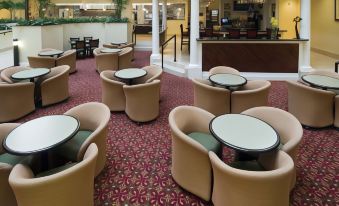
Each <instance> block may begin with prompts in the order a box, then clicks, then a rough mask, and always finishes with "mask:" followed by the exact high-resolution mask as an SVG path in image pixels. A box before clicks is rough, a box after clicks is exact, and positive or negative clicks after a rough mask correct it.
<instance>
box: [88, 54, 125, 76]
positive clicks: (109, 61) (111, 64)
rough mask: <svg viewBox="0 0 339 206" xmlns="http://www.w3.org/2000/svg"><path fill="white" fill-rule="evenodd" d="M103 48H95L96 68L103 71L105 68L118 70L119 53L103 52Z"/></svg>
mask: <svg viewBox="0 0 339 206" xmlns="http://www.w3.org/2000/svg"><path fill="white" fill-rule="evenodd" d="M102 49H103V48H97V49H94V51H93V54H94V57H95V64H96V70H97V71H98V72H99V73H101V72H102V71H105V70H111V71H116V70H118V69H119V54H118V53H101V50H102Z"/></svg>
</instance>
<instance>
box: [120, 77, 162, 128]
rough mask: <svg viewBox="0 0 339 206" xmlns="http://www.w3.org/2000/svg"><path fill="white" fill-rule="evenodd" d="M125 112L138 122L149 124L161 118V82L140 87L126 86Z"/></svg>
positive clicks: (139, 85) (155, 81) (157, 81)
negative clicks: (148, 122)
mask: <svg viewBox="0 0 339 206" xmlns="http://www.w3.org/2000/svg"><path fill="white" fill-rule="evenodd" d="M123 89H124V93H125V96H126V109H125V112H126V114H127V115H128V117H129V118H130V119H132V120H133V121H136V122H147V121H151V120H154V119H156V118H157V117H158V116H159V99H160V81H159V80H154V81H153V82H150V83H145V84H138V85H124V86H123Z"/></svg>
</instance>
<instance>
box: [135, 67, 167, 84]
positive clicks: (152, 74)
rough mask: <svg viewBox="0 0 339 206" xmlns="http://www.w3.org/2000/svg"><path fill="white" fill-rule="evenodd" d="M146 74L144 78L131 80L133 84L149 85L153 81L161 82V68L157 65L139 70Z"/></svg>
mask: <svg viewBox="0 0 339 206" xmlns="http://www.w3.org/2000/svg"><path fill="white" fill-rule="evenodd" d="M141 69H143V70H145V71H146V72H147V74H146V76H143V77H141V78H138V79H135V80H133V82H134V83H135V84H142V83H149V82H152V81H153V80H155V79H158V80H160V81H161V76H162V68H161V67H160V66H157V65H151V66H145V67H143V68H141Z"/></svg>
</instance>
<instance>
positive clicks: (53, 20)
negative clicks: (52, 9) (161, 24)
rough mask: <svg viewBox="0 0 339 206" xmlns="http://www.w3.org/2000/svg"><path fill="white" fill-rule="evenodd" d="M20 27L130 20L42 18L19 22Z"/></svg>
mask: <svg viewBox="0 0 339 206" xmlns="http://www.w3.org/2000/svg"><path fill="white" fill-rule="evenodd" d="M17 23H18V26H47V25H58V24H77V23H128V19H127V18H124V19H118V18H115V17H106V18H105V17H104V18H93V17H90V18H72V19H64V18H60V19H59V18H40V19H35V20H23V19H21V20H19V21H17Z"/></svg>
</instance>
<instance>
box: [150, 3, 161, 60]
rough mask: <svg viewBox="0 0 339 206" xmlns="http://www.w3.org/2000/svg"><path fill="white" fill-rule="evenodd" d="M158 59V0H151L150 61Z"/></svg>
mask: <svg viewBox="0 0 339 206" xmlns="http://www.w3.org/2000/svg"><path fill="white" fill-rule="evenodd" d="M156 59H160V52H159V0H152V55H151V63H153V62H154V60H156Z"/></svg>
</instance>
